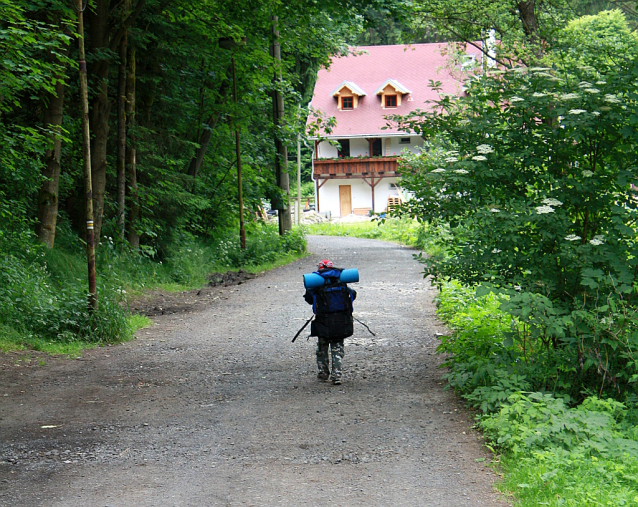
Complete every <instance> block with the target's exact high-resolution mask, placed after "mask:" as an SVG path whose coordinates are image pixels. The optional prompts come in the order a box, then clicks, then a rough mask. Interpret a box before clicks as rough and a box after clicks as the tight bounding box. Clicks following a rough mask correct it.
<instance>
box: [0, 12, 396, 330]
mask: <svg viewBox="0 0 638 507" xmlns="http://www.w3.org/2000/svg"><path fill="white" fill-rule="evenodd" d="M82 5H86V9H85V10H84V12H83V17H84V34H85V37H84V44H85V47H86V54H87V73H88V84H89V123H90V125H89V126H90V129H91V146H90V148H91V159H90V161H91V174H92V183H93V208H94V220H95V232H96V242H97V267H98V289H99V291H98V292H99V299H100V305H99V310H98V311H97V312H96V313H95V314H92V313H89V312H88V310H87V309H86V305H85V304H84V302H83V301H85V300H86V283H85V282H82V280H83V279H84V280H86V278H85V277H86V274H85V273H86V267H84V268H83V267H82V264H81V262H80V263H79V264H78V261H79V260H80V259H81V256H82V249H83V246H82V241H83V240H84V239H85V232H86V231H85V206H86V202H85V176H84V169H83V167H84V162H83V159H82V149H81V141H82V139H81V138H82V136H81V125H80V123H81V122H80V110H81V108H80V93H79V88H78V70H79V68H78V62H77V60H78V33H77V31H78V18H79V15H78V11H77V9H76V4H75V3H74V2H67V1H61V0H37V1H35V2H27V1H11V2H10V1H8V0H0V51H1V52H2V55H3V58H2V61H1V62H0V257H1V258H2V260H1V261H0V262H2V266H1V269H0V279H1V282H2V288H1V289H0V324H2V325H4V326H5V327H4V328H3V332H2V334H3V335H6V334H7V333H8V334H11V333H13V332H14V331H15V332H18V333H19V334H20V333H22V334H23V335H24V336H31V335H33V336H39V337H41V338H46V339H47V340H56V339H57V340H60V341H67V340H70V339H82V340H85V341H89V342H90V341H112V340H116V339H118V337H119V338H124V337H126V335H127V334H128V331H127V330H126V329H125V327H126V326H125V320H126V319H125V313H123V311H121V300H122V297H121V292H117V290H118V288H119V289H120V290H121V289H122V288H123V285H125V284H126V283H130V284H132V285H133V286H136V284H137V285H139V284H143V283H147V284H152V283H166V282H170V281H173V282H177V283H184V284H187V285H188V284H190V283H193V280H192V277H191V276H190V275H189V273H188V272H186V271H188V269H189V268H186V266H191V268H193V266H194V263H195V259H194V258H191V257H192V256H189V255H188V254H189V253H190V250H189V252H187V248H186V247H187V246H189V248H190V246H192V243H193V242H195V243H197V244H200V243H201V245H200V248H202V249H204V251H206V252H207V254H206V256H205V257H207V258H206V259H205V258H203V257H202V258H200V259H199V262H202V263H203V265H202V266H201V267H200V268H194V269H195V271H197V272H198V273H199V271H200V270H201V271H204V270H209V271H210V270H212V269H229V268H230V269H233V268H237V267H240V266H254V265H257V264H263V265H267V264H270V263H273V262H277V261H278V260H279V259H281V258H287V256H288V255H299V254H300V253H301V252H302V251H303V249H304V248H305V246H304V245H305V242H304V240H303V237H302V236H300V233H299V232H294V233H290V234H289V235H287V236H286V237H284V238H278V237H277V235H276V234H275V233H274V231H273V230H272V228H271V227H269V226H263V225H259V224H257V223H253V222H254V221H255V220H257V217H258V216H259V215H260V214H261V213H262V212H263V211H262V208H263V206H264V203H265V202H266V203H267V201H271V202H274V201H277V202H283V201H285V198H286V197H285V193H284V192H283V191H282V189H281V188H280V187H279V186H278V183H277V181H276V174H275V157H276V155H275V153H276V150H275V139H277V140H278V141H279V142H281V143H283V144H285V145H287V146H288V148H289V149H290V151H292V152H293V153H294V150H295V149H296V145H297V134H298V133H300V131H301V125H303V124H304V122H305V118H306V114H307V111H306V109H307V108H306V106H307V104H308V102H309V99H310V96H311V94H312V90H313V87H314V81H315V79H316V73H317V70H318V69H319V67H320V66H321V65H326V64H328V62H329V60H330V58H331V56H332V55H335V54H340V53H344V52H347V51H348V45H347V40H349V39H352V38H354V37H355V36H356V34H357V33H358V32H359V31H360V30H361V29H363V27H364V25H365V24H366V23H367V21H366V17H365V16H359V15H357V12H358V10H359V7H360V6H359V4H358V3H357V2H356V1H350V0H343V1H341V0H335V1H330V2H323V3H322V4H321V5H318V4H316V3H315V2H313V1H306V0H301V1H298V2H297V1H296V2H273V3H271V4H268V5H265V4H262V3H259V2H251V1H243V2H242V1H240V2H236V1H233V2H226V1H224V0H221V1H216V0H206V1H204V2H198V3H195V4H193V3H192V2H184V1H182V0H172V1H169V2H164V1H159V0H123V1H121V2H113V1H109V0H89V1H88V2H83V3H82ZM367 5H369V6H370V7H371V8H374V7H375V5H376V4H375V2H371V3H370V2H367ZM389 15H390V16H391V17H392V16H393V15H392V14H391V13H390V14H389ZM272 16H277V17H278V21H277V28H278V32H279V36H278V38H276V37H275V35H274V28H273V27H274V26H275V22H274V20H273V18H272ZM275 39H277V41H278V42H279V44H280V45H281V61H278V60H277V59H276V58H275V57H274V54H273V51H272V46H273V45H274V43H275ZM229 40H230V41H233V42H234V45H235V48H234V49H230V50H229V49H228V47H229ZM220 41H222V42H223V41H225V42H224V44H221V43H220ZM231 45H232V44H231ZM222 46H224V47H222ZM231 57H234V62H235V68H236V76H237V96H238V97H237V98H238V100H237V104H235V101H234V100H233V78H232V76H233V72H232V69H233V66H232V63H231ZM275 90H278V91H279V92H280V93H281V94H282V95H283V97H284V103H285V107H286V109H285V116H284V118H283V121H281V122H279V123H278V124H276V125H275V123H274V119H273V93H274V91H275ZM236 130H238V131H239V132H240V139H241V156H242V171H243V198H244V208H245V214H244V217H245V219H246V222H247V230H248V234H247V240H248V245H247V249H246V250H245V251H242V250H241V249H240V248H239V238H238V234H237V232H236V229H237V228H238V188H237V171H236V169H237V166H236V155H235V131H236ZM301 134H302V136H303V132H301ZM309 144H311V143H308V142H307V141H305V139H303V138H302V147H303V152H302V160H303V165H304V171H303V180H304V182H307V181H309V180H310V174H309V168H310V165H311V164H310V150H309V149H308V146H309ZM291 165H292V167H294V165H293V164H291ZM302 195H303V196H305V197H306V198H308V196H309V189H308V185H306V186H305V187H304V189H303V192H302ZM39 243H41V244H43V245H44V248H42V247H40V246H39ZM191 250H192V248H191ZM180 257H181V258H182V259H181V261H180ZM62 258H67V259H71V258H72V259H74V260H73V262H71V264H72V268H70V270H69V272H70V273H72V276H69V277H63V279H59V277H58V274H59V273H60V272H61V271H56V269H55V267H54V265H55V260H56V259H58V260H59V259H62ZM188 259H190V260H188ZM47 260H49V261H54V262H53V263H52V262H48V263H47ZM191 261H192V262H191ZM114 264H115V265H117V266H118V269H117V271H118V272H119V273H120V274H121V273H128V274H130V275H131V276H130V277H129V276H128V275H127V280H126V283H119V281H118V280H117V279H116V277H114V276H112V275H113V273H112V270H111V266H113V265H114ZM84 266H86V264H85V265H84ZM135 270H138V271H139V276H135V275H133V272H134V271H135ZM158 272H163V273H164V275H163V277H160V279H158V278H156V277H155V275H154V274H155V273H158ZM200 274H201V273H200ZM200 274H198V277H197V280H198V281H199V282H202V283H203V280H204V278H203V277H202V276H199V275H200ZM145 277H146V278H145ZM143 279H144V280H143ZM100 319H106V320H104V322H102V321H101V320H100Z"/></svg>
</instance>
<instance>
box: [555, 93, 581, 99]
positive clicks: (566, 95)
mask: <svg viewBox="0 0 638 507" xmlns="http://www.w3.org/2000/svg"><path fill="white" fill-rule="evenodd" d="M560 98H561V100H574V99H579V98H580V95H579V94H578V93H563V94H562V95H561V96H560Z"/></svg>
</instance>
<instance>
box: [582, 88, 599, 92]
mask: <svg viewBox="0 0 638 507" xmlns="http://www.w3.org/2000/svg"><path fill="white" fill-rule="evenodd" d="M585 93H600V90H599V89H598V88H585Z"/></svg>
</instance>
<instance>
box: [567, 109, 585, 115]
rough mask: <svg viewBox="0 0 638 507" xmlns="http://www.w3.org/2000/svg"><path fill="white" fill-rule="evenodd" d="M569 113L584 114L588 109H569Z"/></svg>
mask: <svg viewBox="0 0 638 507" xmlns="http://www.w3.org/2000/svg"><path fill="white" fill-rule="evenodd" d="M567 112H568V113H569V114H583V113H586V112H587V110H585V109H570V110H569V111H567Z"/></svg>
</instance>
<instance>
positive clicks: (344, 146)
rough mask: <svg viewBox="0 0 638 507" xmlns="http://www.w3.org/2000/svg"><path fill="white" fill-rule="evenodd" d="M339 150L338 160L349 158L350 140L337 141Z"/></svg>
mask: <svg viewBox="0 0 638 507" xmlns="http://www.w3.org/2000/svg"><path fill="white" fill-rule="evenodd" d="M338 141H339V144H340V145H341V148H340V149H339V150H338V154H339V158H341V157H349V156H350V139H339V140H338Z"/></svg>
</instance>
